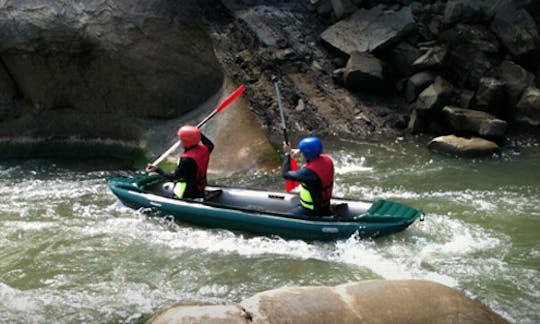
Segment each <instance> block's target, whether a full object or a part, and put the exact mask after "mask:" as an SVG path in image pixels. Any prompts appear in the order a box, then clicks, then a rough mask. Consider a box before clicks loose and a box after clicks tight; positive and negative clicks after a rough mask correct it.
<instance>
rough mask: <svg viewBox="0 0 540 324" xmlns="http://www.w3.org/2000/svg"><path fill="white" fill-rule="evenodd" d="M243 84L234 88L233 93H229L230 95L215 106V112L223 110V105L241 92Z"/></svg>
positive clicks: (227, 103) (226, 104) (225, 105)
mask: <svg viewBox="0 0 540 324" xmlns="http://www.w3.org/2000/svg"><path fill="white" fill-rule="evenodd" d="M244 88H245V87H244V85H243V84H242V85H241V86H239V87H238V89H236V90H234V92H233V93H231V95H230V96H229V97H227V99H225V100H224V101H223V102H222V103H221V105H219V106H218V107H217V108H216V112H220V111H221V110H223V109H224V108H225V107H227V106H228V105H229V104H230V103H231V102H233V101H234V100H236V98H238V97H240V95H241V94H242V92H244Z"/></svg>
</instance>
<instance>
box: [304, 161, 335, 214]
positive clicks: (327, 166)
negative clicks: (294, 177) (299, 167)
mask: <svg viewBox="0 0 540 324" xmlns="http://www.w3.org/2000/svg"><path fill="white" fill-rule="evenodd" d="M304 168H307V169H310V170H312V171H313V172H315V173H316V174H317V175H318V176H319V178H320V179H321V184H322V188H321V195H322V197H321V207H328V206H330V199H331V198H332V189H333V187H334V163H333V162H332V159H330V157H329V156H328V155H326V154H321V155H319V157H317V158H315V159H313V160H311V161H309V162H308V164H306V165H305V166H304Z"/></svg>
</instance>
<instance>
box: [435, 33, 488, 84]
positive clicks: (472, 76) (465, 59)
mask: <svg viewBox="0 0 540 324" xmlns="http://www.w3.org/2000/svg"><path fill="white" fill-rule="evenodd" d="M495 64H496V59H495V58H494V55H492V54H490V53H485V52H482V51H480V50H479V49H477V48H476V47H474V45H472V44H467V43H463V44H456V45H454V46H452V47H451V48H450V49H449V51H448V55H447V60H446V64H445V67H446V68H447V71H448V73H447V74H448V75H450V76H451V80H452V81H453V82H454V83H455V84H457V85H458V86H460V87H465V88H469V89H476V87H477V86H478V82H480V79H481V78H482V77H483V76H485V75H486V74H487V73H488V72H489V71H490V70H492V69H493V67H494V65H495Z"/></svg>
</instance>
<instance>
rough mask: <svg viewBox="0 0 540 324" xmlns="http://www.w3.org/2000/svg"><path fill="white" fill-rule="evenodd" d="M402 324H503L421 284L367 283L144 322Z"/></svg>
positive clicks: (291, 291) (439, 288)
mask: <svg viewBox="0 0 540 324" xmlns="http://www.w3.org/2000/svg"><path fill="white" fill-rule="evenodd" d="M239 309H242V310H243V312H240V311H239ZM198 311H200V313H199V314H197V312H198ZM404 321H406V322H407V323H454V324H460V323H491V324H498V323H507V321H506V320H504V319H503V318H502V317H501V316H499V315H497V314H495V313H494V312H493V311H491V310H490V309H489V308H487V307H486V306H484V305H482V304H481V303H480V302H478V301H477V300H473V299H469V298H467V297H466V296H465V295H464V294H463V293H462V292H460V291H457V290H454V289H452V288H449V287H446V286H444V285H441V284H438V283H435V282H430V281H422V280H368V281H361V282H357V283H348V284H343V285H339V286H335V287H324V286H319V287H291V288H279V289H274V290H269V291H265V292H261V293H258V294H256V295H254V296H252V297H250V298H247V299H245V300H243V301H241V302H240V303H239V304H238V307H234V306H191V307H190V306H176V307H173V308H170V309H168V310H166V311H163V312H161V313H158V314H156V315H154V316H153V317H152V318H151V319H150V320H149V321H148V322H149V323H160V324H161V323H201V322H204V323H229V322H231V323H253V324H260V323H306V324H308V323H311V324H313V323H336V322H339V323H403V322H404Z"/></svg>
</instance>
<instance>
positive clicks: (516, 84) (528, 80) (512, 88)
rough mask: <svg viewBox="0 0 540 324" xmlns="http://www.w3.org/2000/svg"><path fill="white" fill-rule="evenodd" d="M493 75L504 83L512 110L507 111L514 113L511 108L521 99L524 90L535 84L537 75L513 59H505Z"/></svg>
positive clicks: (510, 113)
mask: <svg viewBox="0 0 540 324" xmlns="http://www.w3.org/2000/svg"><path fill="white" fill-rule="evenodd" d="M493 77H495V78H497V79H498V80H500V81H502V82H503V83H504V89H505V93H506V97H507V104H508V109H509V110H510V111H508V112H507V113H508V114H509V115H512V111H511V109H512V108H513V107H515V105H516V104H517V103H518V101H519V99H521V96H522V95H523V91H525V89H527V88H528V87H530V86H533V85H534V80H535V76H534V75H533V74H532V73H530V72H529V71H527V70H525V69H524V68H523V67H521V66H520V65H518V64H516V63H514V62H512V61H504V62H502V63H501V64H500V65H499V66H498V67H497V68H495V70H494V71H493Z"/></svg>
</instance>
